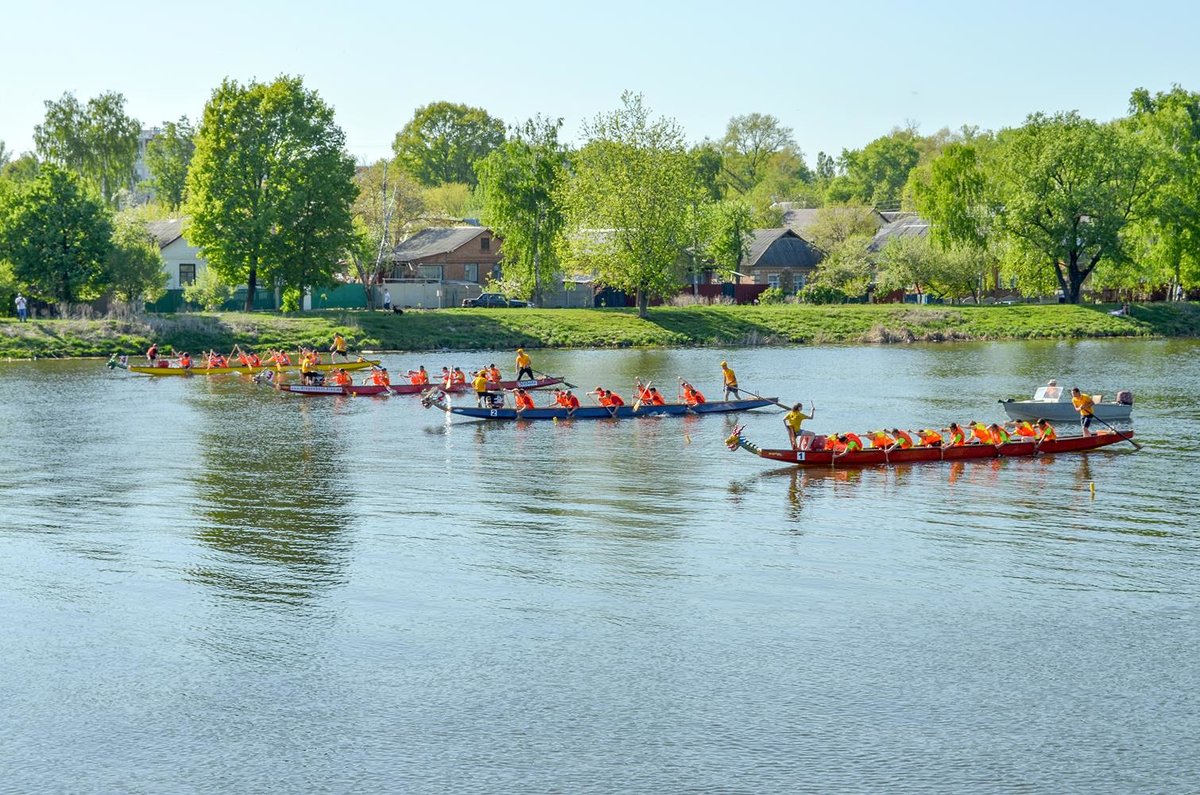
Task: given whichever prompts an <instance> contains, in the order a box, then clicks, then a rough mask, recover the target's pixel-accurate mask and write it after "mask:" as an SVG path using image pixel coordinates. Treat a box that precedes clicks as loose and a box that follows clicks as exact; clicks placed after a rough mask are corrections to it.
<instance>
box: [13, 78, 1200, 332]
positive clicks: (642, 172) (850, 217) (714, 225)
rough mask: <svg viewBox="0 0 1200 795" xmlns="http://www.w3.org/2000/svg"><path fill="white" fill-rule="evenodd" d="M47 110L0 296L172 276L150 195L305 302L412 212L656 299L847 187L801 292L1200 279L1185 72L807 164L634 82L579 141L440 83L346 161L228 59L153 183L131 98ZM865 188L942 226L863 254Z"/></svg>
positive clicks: (913, 133) (315, 123)
mask: <svg viewBox="0 0 1200 795" xmlns="http://www.w3.org/2000/svg"><path fill="white" fill-rule="evenodd" d="M46 106H47V109H46V117H45V120H44V122H43V123H42V124H40V125H38V126H37V128H36V129H35V134H34V140H35V144H36V152H35V153H26V154H24V155H21V156H19V157H14V156H13V154H12V153H11V152H8V151H7V150H6V149H5V148H4V147H3V144H0V262H2V263H3V264H0V292H3V290H4V289H6V288H8V289H10V290H11V289H12V288H14V287H19V288H21V289H24V290H27V291H28V292H30V293H31V294H32V295H33V296H34V297H36V298H41V299H42V300H46V301H56V302H71V301H76V300H89V299H90V298H92V297H95V295H97V294H99V293H100V292H103V291H106V290H107V291H114V292H118V291H119V292H120V293H121V294H122V295H124V296H126V297H128V298H130V300H133V299H136V298H138V297H145V298H149V297H152V296H153V295H154V294H155V293H156V292H157V291H160V290H161V288H162V280H161V279H160V278H159V277H158V276H153V277H152V276H151V275H150V274H149V271H151V270H153V268H151V267H149V266H148V265H147V264H146V262H148V261H149V260H150V259H151V258H150V257H149V255H148V254H146V253H145V252H146V251H149V249H150V245H149V243H148V241H147V239H146V236H145V235H142V236H140V237H139V236H138V235H137V234H136V232H137V229H138V223H137V221H138V220H139V219H143V218H145V217H148V216H155V215H156V214H157V215H158V216H162V215H164V214H167V213H170V214H179V213H182V214H184V215H186V216H187V217H188V219H189V221H188V230H187V235H188V239H189V240H190V241H191V242H192V243H194V244H196V245H198V246H200V247H201V249H202V250H203V254H204V256H205V258H206V260H207V261H208V262H209V264H210V267H211V269H212V271H213V274H212V275H213V276H214V277H215V278H219V280H220V281H222V282H224V283H225V284H228V285H246V286H247V287H248V288H249V290H248V293H247V309H249V308H250V306H251V303H252V301H253V297H254V290H255V288H256V287H257V286H259V285H266V286H270V287H273V288H278V289H280V290H282V292H283V294H284V304H285V307H294V306H296V305H297V304H298V302H299V297H300V295H301V294H302V292H303V290H304V289H306V288H311V287H317V286H322V285H326V284H330V283H332V282H333V281H334V279H335V276H336V275H338V274H339V273H343V272H349V273H352V274H353V275H355V276H357V277H358V278H359V280H361V281H362V282H363V283H364V284H371V283H372V282H374V281H376V280H378V278H379V277H380V276H381V275H382V274H383V273H384V272H385V271H387V270H389V269H390V267H391V264H390V262H389V260H388V254H389V252H390V251H391V250H392V249H393V248H394V247H395V245H396V244H397V243H399V242H400V241H402V240H403V239H404V238H406V237H407V236H409V235H411V234H412V233H413V232H414V231H415V230H417V229H419V228H421V227H422V226H427V225H434V224H439V223H445V222H447V221H450V222H453V221H457V220H461V219H462V218H466V217H478V218H480V219H481V220H482V222H483V223H485V224H487V225H488V226H490V227H491V228H492V229H493V230H494V231H495V232H496V234H497V235H499V236H500V237H501V238H502V239H503V241H504V271H503V279H502V281H501V283H500V284H498V285H496V287H498V288H499V289H502V290H503V291H505V292H507V293H509V294H512V295H520V296H522V297H526V298H533V299H534V301H535V302H537V301H538V300H539V299H540V297H541V295H540V294H541V293H542V292H543V291H544V290H545V289H546V287H547V286H548V285H550V284H551V283H553V282H554V281H555V280H557V279H560V278H561V277H562V275H563V274H564V273H570V272H574V271H584V272H588V273H593V272H594V273H596V274H597V276H598V278H599V279H600V281H602V282H603V283H604V284H606V285H609V286H612V287H615V288H617V289H621V290H624V291H626V292H628V293H631V294H636V295H637V297H638V306H639V308H640V309H641V310H642V311H643V312H644V310H645V308H646V306H647V305H648V303H649V301H650V300H651V299H653V298H655V297H662V296H667V295H670V294H671V293H673V292H674V291H676V290H677V289H678V288H679V286H680V285H681V284H683V283H686V281H687V280H688V279H689V278H690V277H693V276H694V274H696V273H698V272H700V271H701V270H716V271H718V272H724V273H731V272H733V271H735V270H736V269H737V267H738V264H739V262H740V261H741V260H742V258H743V257H744V255H745V254H746V252H747V249H748V245H749V242H750V239H751V233H752V231H753V230H754V229H756V228H763V227H774V226H778V225H779V224H780V222H781V216H782V207H783V206H786V205H784V203H785V202H790V203H791V205H792V206H802V207H829V208H836V209H832V210H829V211H827V212H826V213H825V214H824V216H823V218H822V223H821V224H820V225H819V228H817V229H814V230H812V231H810V232H809V233H808V235H809V236H810V237H811V238H813V241H812V242H814V243H816V244H817V245H818V246H819V247H821V249H822V250H823V252H824V254H825V260H824V261H823V263H822V267H821V269H820V272H819V273H820V276H819V278H818V279H817V280H816V281H815V283H814V284H812V285H811V286H810V288H809V289H808V290H807V291H806V295H807V296H808V297H809V298H810V299H811V300H822V297H823V296H824V297H825V298H829V299H833V300H836V297H837V296H845V295H855V294H861V293H862V292H865V291H867V290H868V289H872V288H873V289H875V290H876V291H877V292H878V291H884V292H886V291H887V290H889V289H892V288H902V289H912V288H913V287H915V288H916V289H917V290H919V291H923V292H926V291H927V292H931V293H935V294H941V295H948V296H954V297H963V296H967V295H973V296H975V297H976V298H978V293H979V291H980V290H981V289H983V288H984V287H985V286H986V285H989V284H990V285H992V286H996V285H999V284H1001V283H1003V284H1005V285H1009V286H1016V287H1018V288H1019V289H1021V290H1023V291H1025V292H1027V293H1043V294H1044V293H1046V292H1052V291H1054V290H1060V291H1061V292H1062V294H1063V295H1064V296H1065V297H1066V299H1067V300H1069V301H1072V302H1075V301H1078V300H1079V299H1080V297H1081V294H1082V290H1083V287H1084V284H1085V282H1086V283H1087V284H1089V285H1091V286H1093V287H1098V288H1100V287H1102V288H1109V287H1111V288H1114V289H1130V290H1136V289H1142V290H1148V289H1152V288H1155V287H1159V286H1163V285H1170V286H1171V287H1172V288H1173V289H1174V290H1175V291H1176V293H1181V292H1182V291H1183V290H1185V289H1188V288H1191V287H1195V286H1197V283H1198V282H1200V263H1198V262H1197V255H1196V248H1195V246H1194V245H1193V243H1194V242H1195V237H1196V235H1197V234H1198V233H1200V229H1198V228H1197V224H1200V221H1197V220H1196V219H1198V218H1200V207H1198V206H1197V204H1198V203H1200V191H1197V190H1196V185H1194V184H1193V183H1194V181H1195V180H1196V179H1198V177H1197V174H1198V173H1200V168H1198V167H1200V162H1197V161H1198V159H1200V95H1197V94H1194V93H1191V92H1187V91H1185V90H1184V89H1182V88H1180V87H1174V88H1173V89H1172V90H1170V91H1168V92H1164V93H1157V94H1151V93H1150V92H1148V91H1146V90H1143V89H1139V90H1137V91H1135V92H1134V93H1133V95H1132V97H1131V100H1130V110H1129V113H1128V115H1127V116H1125V117H1122V118H1120V119H1116V120H1113V121H1108V122H1097V121H1092V120H1088V119H1084V118H1081V117H1080V116H1079V115H1078V114H1075V113H1058V114H1053V115H1046V114H1033V115H1031V116H1029V117H1028V118H1027V119H1026V121H1025V123H1024V124H1022V125H1021V126H1019V127H1014V128H1009V129H1004V130H999V131H994V132H993V131H981V130H979V129H977V128H971V127H964V128H962V129H960V130H958V131H953V132H952V131H949V130H940V131H938V132H936V133H934V134H932V135H921V134H920V133H919V131H918V130H917V128H916V127H915V126H913V125H909V126H907V127H903V128H897V129H894V130H892V131H891V132H889V133H888V134H886V135H884V136H881V137H879V138H877V139H875V140H874V141H871V142H870V143H868V144H867V145H866V146H864V147H862V148H861V149H855V150H849V149H846V150H843V151H842V152H841V153H840V155H838V156H836V157H834V156H831V155H829V154H826V153H824V152H819V153H818V154H817V156H816V158H815V164H814V166H815V167H814V168H811V169H810V168H809V167H808V165H807V163H806V160H805V156H804V153H803V152H801V151H800V149H799V147H798V146H797V145H796V143H795V139H794V134H793V131H792V130H791V129H789V128H787V127H785V126H784V125H783V124H781V123H780V122H779V120H778V119H777V118H775V117H774V116H771V115H768V114H761V113H751V114H746V115H742V116H735V117H733V118H732V119H730V121H729V123H728V125H727V128H726V132H725V134H724V136H723V137H722V138H721V139H720V140H716V141H710V140H706V141H701V142H699V143H690V142H689V141H688V139H687V137H686V135H685V133H684V131H683V130H682V128H681V127H680V126H679V125H678V123H677V122H675V121H674V120H672V119H669V118H662V117H656V116H655V115H654V113H653V112H652V111H651V109H650V108H649V107H648V106H647V104H646V102H645V100H644V98H643V97H642V96H641V95H639V94H636V93H632V92H629V93H626V94H625V95H623V96H622V98H621V102H620V104H619V106H618V107H617V108H616V109H615V110H613V111H611V112H608V113H601V114H599V115H597V116H596V117H595V118H593V119H591V120H588V121H587V122H586V123H585V124H584V125H583V129H582V136H581V141H580V142H579V143H578V145H576V146H573V147H572V146H567V145H566V144H565V143H564V142H562V141H561V139H560V134H561V131H562V120H561V119H555V118H550V117H542V116H539V117H536V118H534V119H530V120H528V121H527V122H525V123H523V124H520V125H516V126H513V127H506V126H505V124H504V123H503V122H502V121H501V120H499V119H497V118H495V117H493V116H491V115H490V114H488V113H487V112H486V111H485V110H484V109H481V108H473V107H468V106H466V105H461V104H455V103H450V102H434V103H431V104H429V105H426V106H423V107H421V108H418V109H417V110H416V112H415V113H414V115H413V117H412V119H411V120H410V121H409V122H408V123H407V124H406V125H405V126H404V127H403V129H401V130H400V131H399V132H398V133H397V134H396V137H395V140H394V142H393V147H392V149H393V155H392V157H389V158H384V159H381V160H379V161H377V162H374V163H370V164H357V165H356V164H355V163H354V161H353V160H352V159H351V158H350V156H349V155H348V154H347V152H346V149H345V136H344V133H343V132H342V130H341V128H340V127H338V125H337V124H336V122H335V120H334V115H333V110H332V108H331V107H329V106H328V105H327V104H326V103H325V102H324V101H323V100H322V99H321V98H320V97H319V96H318V95H317V93H316V92H314V91H311V90H309V89H307V88H305V86H304V85H303V82H302V80H300V79H299V78H295V77H287V76H281V77H280V78H278V79H276V80H274V81H272V82H269V83H259V82H253V81H252V82H250V83H246V84H242V83H238V82H237V81H234V80H226V81H224V82H223V83H222V84H221V85H220V86H219V87H217V88H216V89H215V90H214V91H213V93H212V95H211V97H210V98H209V100H208V102H207V103H206V105H205V107H204V110H203V113H202V115H201V117H200V119H199V122H198V124H194V125H193V124H192V122H190V121H189V119H187V118H186V117H185V118H181V119H179V120H177V121H174V122H164V123H163V124H162V126H161V129H160V131H159V132H158V134H157V135H156V136H154V137H153V138H152V139H151V140H150V141H149V143H148V144H147V146H146V150H145V161H146V164H147V166H148V167H149V170H150V174H151V176H150V179H149V181H148V183H147V184H144V185H138V184H136V183H135V180H134V177H133V168H134V163H135V161H136V157H137V152H138V149H137V147H138V135H139V132H140V130H141V125H140V123H139V122H137V121H136V120H133V119H130V118H129V117H128V116H127V115H126V114H125V113H124V98H123V97H122V96H121V95H120V94H115V93H108V94H103V95H101V96H99V97H96V98H93V99H90V100H88V101H87V102H86V103H81V102H79V101H78V100H77V99H76V98H75V97H74V96H72V95H69V94H68V95H64V96H63V97H62V98H61V99H59V100H55V101H49V102H47V103H46ZM140 193H145V194H150V193H152V194H153V200H152V201H151V202H150V203H149V204H148V205H146V204H140V203H139V202H140V198H141V196H140ZM131 208H133V209H131ZM863 208H875V209H883V210H889V209H890V210H913V211H918V212H919V213H920V214H921V216H922V217H923V218H925V219H927V220H928V221H929V222H930V224H931V226H930V230H931V232H930V235H929V237H928V239H924V240H923V239H904V240H900V241H897V242H895V243H891V244H889V245H887V246H886V247H884V248H883V249H882V250H874V247H873V245H872V236H873V232H874V228H875V227H876V226H877V223H875V222H874V221H872V220H871V219H870V218H868V217H866V216H865V215H864V213H866V210H865V209H863ZM135 243H136V246H135ZM131 247H132V248H131ZM135 248H136V249H137V252H140V253H137V255H136V256H134V254H133V253H131V252H133V251H134V249H135ZM154 252H155V253H157V249H155V250H154ZM132 262H138V263H140V264H139V265H138V266H137V267H133V266H131V265H128V264H124V263H132ZM118 263H123V264H121V265H119V264H118ZM158 271H161V264H159V267H158Z"/></svg>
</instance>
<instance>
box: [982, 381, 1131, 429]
mask: <svg viewBox="0 0 1200 795" xmlns="http://www.w3.org/2000/svg"><path fill="white" fill-rule="evenodd" d="M1103 397H1104V396H1103V395H1092V398H1093V399H1094V400H1095V401H1096V408H1095V412H1096V419H1098V420H1103V421H1105V422H1129V418H1130V414H1131V413H1132V412H1133V393H1132V392H1129V391H1128V390H1122V391H1120V392H1118V393H1117V399H1116V400H1110V401H1108V402H1107V403H1106V402H1104V401H1103V400H1102V398H1103ZM1000 405H1002V406H1004V413H1005V414H1007V415H1008V416H1009V417H1011V418H1012V419H1014V420H1029V421H1030V422H1034V421H1035V420H1039V419H1045V420H1047V421H1049V422H1078V421H1079V412H1078V411H1076V410H1075V404H1073V403H1072V402H1071V390H1070V389H1068V388H1067V387H1062V386H1059V385H1058V383H1057V382H1056V381H1051V382H1050V383H1048V384H1047V385H1046V386H1042V387H1038V388H1037V389H1036V390H1035V391H1034V393H1033V399H1032V400H1013V399H1012V398H1009V399H1008V400H1001V401H1000Z"/></svg>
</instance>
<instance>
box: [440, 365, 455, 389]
mask: <svg viewBox="0 0 1200 795" xmlns="http://www.w3.org/2000/svg"><path fill="white" fill-rule="evenodd" d="M453 385H454V373H452V372H450V368H449V367H443V368H442V388H443V389H449V388H450V387H451V386H453Z"/></svg>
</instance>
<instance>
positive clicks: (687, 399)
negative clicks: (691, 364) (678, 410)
mask: <svg viewBox="0 0 1200 795" xmlns="http://www.w3.org/2000/svg"><path fill="white" fill-rule="evenodd" d="M679 384H680V386H682V387H683V402H684V403H687V404H688V405H689V406H695V405H698V404H700V403H703V402H704V395H702V394H700V390H698V389H696V387H694V386H692V385H691V384H689V383H688V382H687V381H680V382H679Z"/></svg>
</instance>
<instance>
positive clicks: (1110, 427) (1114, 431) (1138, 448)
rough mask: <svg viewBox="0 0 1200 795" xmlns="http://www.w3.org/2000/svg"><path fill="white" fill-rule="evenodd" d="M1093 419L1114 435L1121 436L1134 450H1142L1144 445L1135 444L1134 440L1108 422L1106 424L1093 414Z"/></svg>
mask: <svg viewBox="0 0 1200 795" xmlns="http://www.w3.org/2000/svg"><path fill="white" fill-rule="evenodd" d="M1092 419H1094V420H1096V422H1098V423H1100V424H1101V425H1103V426H1104V427H1105V428H1108V429H1109V430H1110V431H1112V432H1113V433H1115V434H1116V435H1117V436H1120V437H1121V438H1122V439H1124V440H1125V441H1127V442H1129V443H1130V444H1131V445H1133V448H1134V449H1135V450H1141V449H1142V445H1140V444H1138V443H1137V442H1135V441H1134V440H1133V439H1131V438H1130V437H1128V436H1126V435H1125V434H1123V433H1121V432H1120V431H1118V430H1117V429H1116V428H1114V427H1113V426H1111V425H1109V424H1108V423H1107V422H1105V421H1104V420H1102V419H1100V418H1099V417H1097V416H1096V415H1095V414H1093V415H1092Z"/></svg>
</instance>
